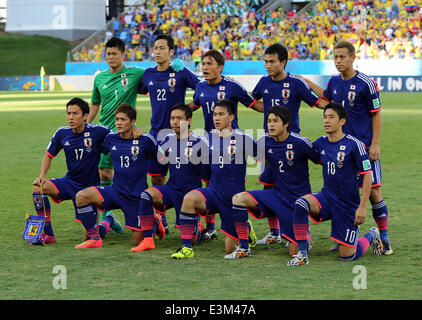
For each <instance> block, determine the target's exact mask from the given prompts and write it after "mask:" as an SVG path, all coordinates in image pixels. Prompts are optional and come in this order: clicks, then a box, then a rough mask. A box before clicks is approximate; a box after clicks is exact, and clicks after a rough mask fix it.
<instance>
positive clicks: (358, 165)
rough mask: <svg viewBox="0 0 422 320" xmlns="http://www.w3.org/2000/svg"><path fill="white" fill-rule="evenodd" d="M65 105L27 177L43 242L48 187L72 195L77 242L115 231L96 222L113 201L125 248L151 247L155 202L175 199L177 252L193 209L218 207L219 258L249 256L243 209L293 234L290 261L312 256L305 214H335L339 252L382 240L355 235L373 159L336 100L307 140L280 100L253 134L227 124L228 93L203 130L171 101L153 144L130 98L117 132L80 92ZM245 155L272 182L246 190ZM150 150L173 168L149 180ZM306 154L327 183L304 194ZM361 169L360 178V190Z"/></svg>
mask: <svg viewBox="0 0 422 320" xmlns="http://www.w3.org/2000/svg"><path fill="white" fill-rule="evenodd" d="M66 109H67V117H68V123H69V126H68V127H63V128H59V129H58V130H57V131H56V133H55V134H54V136H53V138H52V140H51V142H50V144H49V146H48V147H47V150H46V155H45V157H44V159H43V162H42V166H41V173H40V176H39V177H38V178H37V179H36V180H35V181H34V190H33V191H34V195H33V197H34V204H35V207H36V210H37V213H38V214H39V215H44V214H45V215H46V216H47V222H46V225H45V229H44V235H43V240H44V242H46V243H48V242H55V236H54V233H53V230H52V227H51V217H50V212H49V210H50V209H49V203H48V198H46V197H45V195H49V196H50V197H51V198H52V199H53V201H56V202H60V201H62V200H68V199H72V201H73V202H74V205H75V210H76V219H77V220H79V221H81V222H82V224H83V226H84V228H85V229H86V231H87V236H88V239H87V240H86V241H85V242H83V243H82V244H80V245H78V246H76V247H75V248H91V247H100V246H102V240H101V238H102V236H104V235H105V233H106V232H107V231H108V229H109V228H110V227H111V228H114V229H116V230H117V231H118V229H119V225H118V223H117V222H116V221H115V220H114V219H113V216H112V215H110V216H109V217H107V218H106V220H104V221H103V222H101V224H100V227H98V225H97V221H98V218H97V208H99V209H100V210H109V209H116V208H119V209H122V210H123V212H124V215H125V222H126V227H127V228H129V229H131V230H132V231H133V241H134V244H135V245H136V247H134V248H133V249H132V251H144V250H150V249H154V248H155V244H154V240H153V235H154V221H158V222H157V223H156V224H155V225H156V226H158V230H157V233H158V234H159V235H160V236H161V237H162V236H163V228H162V225H161V224H160V221H159V219H158V220H156V218H155V217H154V210H153V208H154V207H155V208H157V209H158V210H160V208H161V209H164V210H165V209H168V208H170V207H174V208H175V211H176V224H177V225H179V227H180V233H181V239H182V248H181V249H180V250H178V251H176V253H174V254H172V258H176V259H180V258H189V257H193V249H192V244H193V243H194V242H195V241H194V239H193V238H194V237H195V236H196V237H198V228H199V227H198V226H199V215H202V214H204V215H205V214H210V213H211V214H215V213H217V212H218V213H220V217H221V231H222V232H223V233H225V235H226V241H225V248H226V251H227V253H228V254H227V256H226V258H228V259H232V258H241V257H247V256H249V255H250V249H249V245H248V242H249V241H248V239H249V230H250V224H249V223H248V210H249V212H251V214H252V215H253V216H254V217H255V218H257V219H260V218H264V217H268V218H269V220H270V221H277V220H278V221H279V224H280V232H281V234H282V236H283V237H284V238H286V239H288V240H289V241H290V243H291V244H292V245H291V249H290V253H291V255H292V256H293V259H292V261H290V262H289V265H300V264H306V263H308V261H309V260H308V258H307V245H308V233H309V232H308V231H309V226H308V215H309V216H311V218H312V219H313V220H315V221H317V222H321V221H326V220H332V233H331V238H332V239H333V240H334V241H337V242H338V243H339V244H340V250H339V255H340V257H341V258H343V259H349V260H350V259H357V258H358V257H359V256H361V255H362V254H363V253H364V252H365V251H366V249H367V248H368V245H369V244H372V245H373V246H374V248H375V249H376V252H377V253H378V254H379V253H380V252H381V250H382V243H381V242H380V241H379V233H378V231H377V230H371V231H370V232H369V233H368V234H367V235H365V236H364V237H361V238H359V237H358V236H359V225H360V224H362V223H363V221H364V219H365V213H366V212H365V209H366V202H367V201H368V197H369V192H370V188H371V182H372V179H371V172H372V171H371V161H370V159H369V157H368V155H367V154H366V151H365V147H364V146H363V144H362V143H361V142H360V141H358V140H357V139H355V138H353V137H351V136H349V135H345V134H344V133H343V131H342V126H343V125H344V123H345V122H346V117H347V116H346V113H345V110H344V108H343V107H342V106H341V105H338V104H334V103H331V104H329V105H328V106H327V107H326V109H325V110H324V129H325V131H326V133H327V136H326V137H321V138H319V139H318V140H316V141H315V142H314V144H312V143H311V142H310V141H309V140H308V139H306V138H304V137H302V136H300V135H299V134H296V133H293V132H292V133H290V131H289V127H290V112H289V110H288V109H287V108H284V107H279V106H277V107H273V108H272V109H271V110H270V111H269V112H268V114H267V117H266V122H267V126H268V135H266V136H264V137H261V138H260V139H259V140H258V141H256V140H255V139H254V138H253V137H251V136H249V135H246V134H245V133H243V132H242V131H240V130H239V129H233V127H232V121H233V119H234V117H235V105H234V104H233V102H231V101H230V100H222V101H220V102H219V103H217V104H216V106H215V108H214V111H213V121H214V125H215V128H216V129H215V130H213V131H212V132H210V133H208V134H207V135H206V136H205V137H201V136H199V135H196V134H195V133H193V132H191V131H190V122H191V120H192V112H191V109H190V108H189V107H188V106H186V105H184V104H178V105H175V106H174V107H173V108H172V110H171V119H170V124H171V129H172V130H173V133H171V134H169V135H167V137H166V139H164V141H163V142H162V143H160V144H159V145H158V144H157V142H156V140H155V139H154V138H153V137H152V136H150V135H149V134H144V135H140V134H141V132H140V130H139V129H136V128H135V129H134V128H133V127H134V125H135V122H136V111H135V109H134V108H132V107H131V106H129V105H125V104H124V105H121V106H120V107H119V108H118V109H117V110H116V112H115V122H116V130H117V133H114V132H110V130H109V129H107V128H105V127H103V126H98V125H93V124H87V123H86V117H87V114H88V112H89V107H88V105H87V104H86V102H85V101H83V100H81V99H79V98H74V99H72V100H71V101H69V103H68V104H67V107H66ZM61 149H63V150H64V152H65V156H66V161H67V165H68V172H67V174H66V176H65V177H63V178H60V179H50V180H46V179H45V176H46V174H47V171H48V169H49V167H50V165H51V161H52V159H53V158H54V157H55V156H56V155H57V154H58V152H59V151H60V150H61ZM101 153H110V154H111V156H112V159H113V166H114V170H115V174H114V178H113V185H112V186H103V187H99V186H98V185H99V177H98V170H97V166H98V161H99V157H100V154H101ZM249 156H250V157H252V158H254V159H255V160H256V161H263V162H265V165H266V167H268V169H267V175H268V174H269V175H270V176H271V177H272V179H273V181H274V187H273V188H272V189H270V190H259V191H250V192H247V191H245V176H246V165H247V159H248V157H249ZM149 158H156V159H158V160H160V161H164V162H165V161H167V162H168V164H169V171H170V178H169V180H168V182H167V183H166V184H165V185H162V186H155V187H150V188H148V186H147V179H146V173H147V172H146V171H147V160H148V159H149ZM198 159H199V161H198ZM308 159H310V160H312V161H313V162H315V163H321V164H322V166H323V176H324V188H323V189H322V190H321V192H320V193H317V194H311V189H310V184H309V173H308ZM268 172H269V173H268ZM358 173H359V174H360V175H361V177H362V180H363V185H362V186H363V193H362V198H361V199H360V196H359V187H358V181H357V180H356V175H357V174H358ZM201 178H202V179H203V180H206V181H209V184H208V185H207V187H206V188H201V187H202V182H201ZM42 197H44V198H42ZM100 231H101V232H100Z"/></svg>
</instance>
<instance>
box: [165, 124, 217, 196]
mask: <svg viewBox="0 0 422 320" xmlns="http://www.w3.org/2000/svg"><path fill="white" fill-rule="evenodd" d="M159 153H161V154H162V155H164V156H165V157H166V161H168V168H169V172H170V177H169V179H168V181H167V183H166V184H167V185H169V186H171V187H172V188H173V189H174V190H176V191H180V192H182V193H187V192H189V191H191V190H193V189H196V188H201V187H202V182H201V178H202V177H203V175H204V174H207V171H208V166H209V164H208V142H207V141H206V139H204V138H203V137H201V136H199V135H198V134H196V133H194V132H192V133H191V134H190V135H189V137H188V138H187V139H177V136H176V134H175V133H173V134H169V135H168V136H167V137H166V138H165V139H164V140H163V141H162V142H161V143H160V147H159Z"/></svg>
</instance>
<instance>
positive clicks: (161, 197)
mask: <svg viewBox="0 0 422 320" xmlns="http://www.w3.org/2000/svg"><path fill="white" fill-rule="evenodd" d="M151 188H153V189H155V190H157V191H158V193H159V194H160V196H161V198H163V194H162V193H161V191H160V190H159V189H158V188H156V187H154V186H152V187H151ZM151 198H152V197H151Z"/></svg>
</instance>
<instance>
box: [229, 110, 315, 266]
mask: <svg viewBox="0 0 422 320" xmlns="http://www.w3.org/2000/svg"><path fill="white" fill-rule="evenodd" d="M290 121H291V116H290V110H289V109H287V108H286V107H282V106H275V107H272V108H271V109H270V110H269V111H268V114H267V116H266V122H267V127H268V135H265V136H263V137H261V138H260V140H259V141H258V144H259V145H261V144H260V143H259V142H260V141H262V142H263V143H265V164H266V166H267V167H268V170H269V174H270V175H271V176H272V177H273V181H274V184H275V185H274V187H273V188H272V189H266V190H254V191H244V192H241V193H238V194H235V195H234V196H233V220H234V225H235V227H236V232H237V234H238V235H239V238H240V247H239V248H238V249H237V250H236V251H235V252H233V253H232V254H231V255H227V256H226V258H227V259H238V258H244V257H248V256H250V255H251V252H250V248H249V245H248V234H249V231H248V228H247V220H248V211H249V212H250V213H251V215H252V216H253V217H254V218H255V219H263V218H269V217H274V218H275V219H277V220H278V221H279V225H280V234H281V236H282V237H283V238H285V239H286V240H287V241H289V253H290V255H291V256H292V255H294V254H297V245H296V240H295V236H294V232H293V212H294V207H295V201H296V199H297V198H299V197H301V196H303V195H305V194H309V193H310V192H311V186H310V184H309V168H308V159H310V160H312V161H313V162H315V163H318V162H319V155H318V154H317V153H316V152H315V151H314V150H313V148H312V143H311V142H310V141H309V140H308V139H307V138H304V137H302V136H301V135H299V134H298V133H295V132H290Z"/></svg>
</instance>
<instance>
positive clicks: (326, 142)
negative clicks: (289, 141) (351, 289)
mask: <svg viewBox="0 0 422 320" xmlns="http://www.w3.org/2000/svg"><path fill="white" fill-rule="evenodd" d="M323 118H324V130H325V132H326V133H327V136H323V137H320V138H319V139H317V140H316V141H315V142H314V143H313V146H314V149H315V151H316V152H318V154H319V155H320V159H321V164H322V173H323V180H324V186H323V188H322V190H321V191H320V192H318V193H314V194H308V195H305V196H302V197H300V198H299V199H297V200H296V203H295V210H294V218H293V230H294V235H295V238H296V241H297V244H298V248H299V253H298V254H297V255H295V256H294V257H293V259H292V260H290V261H289V262H288V263H287V265H288V266H298V265H303V264H308V263H309V259H308V252H307V251H308V230H309V224H308V216H310V217H311V219H312V220H313V221H314V222H316V223H320V222H323V221H327V220H331V221H332V222H331V237H330V238H331V239H332V240H334V241H336V242H338V243H339V244H340V247H339V258H340V259H341V260H356V259H358V258H359V257H361V256H362V255H363V254H364V253H365V252H366V250H367V249H368V247H369V245H372V248H373V253H374V254H376V255H380V254H381V252H382V242H381V239H380V233H379V230H378V228H376V227H372V228H371V229H370V231H369V232H368V233H367V234H365V235H364V236H363V237H360V238H359V229H360V228H359V226H360V225H361V224H362V223H363V222H364V221H365V217H366V204H367V202H368V199H369V194H370V192H371V183H372V175H371V173H372V171H371V161H370V158H369V156H368V154H367V153H366V150H365V147H364V145H363V143H362V142H361V141H359V140H358V139H356V138H354V137H353V136H351V135H346V134H344V133H343V125H344V124H345V123H346V121H347V113H346V109H345V108H344V107H343V106H342V105H341V104H337V103H329V104H328V105H327V106H326V107H325V109H324V117H323ZM358 174H359V175H363V187H362V196H361V197H360V195H359V185H358V182H359V181H358V179H357V178H356V177H357V175H358Z"/></svg>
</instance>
